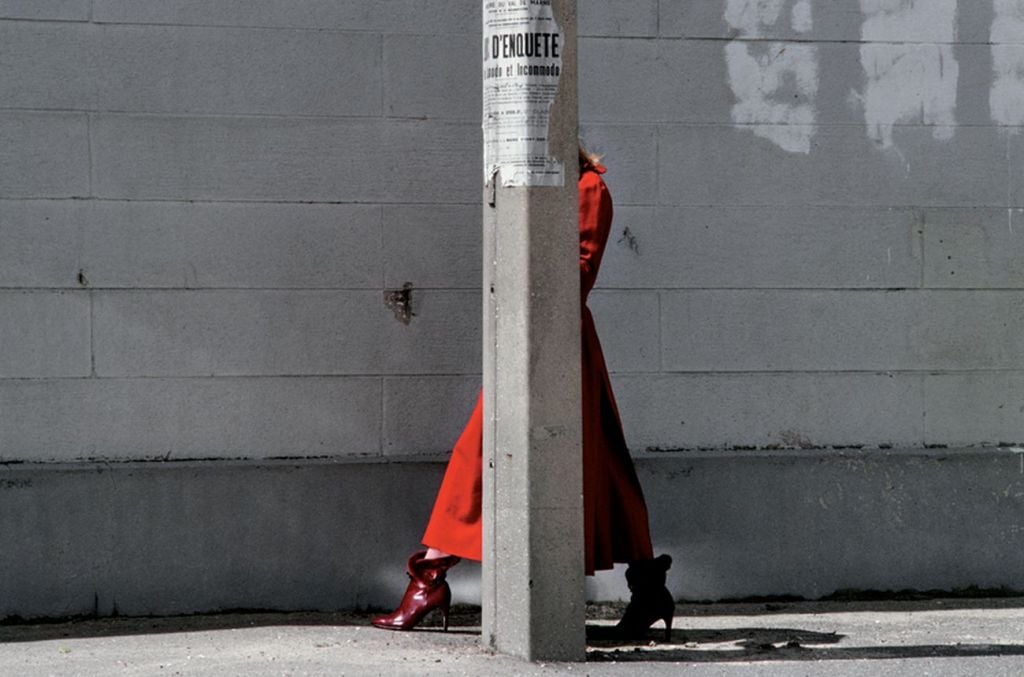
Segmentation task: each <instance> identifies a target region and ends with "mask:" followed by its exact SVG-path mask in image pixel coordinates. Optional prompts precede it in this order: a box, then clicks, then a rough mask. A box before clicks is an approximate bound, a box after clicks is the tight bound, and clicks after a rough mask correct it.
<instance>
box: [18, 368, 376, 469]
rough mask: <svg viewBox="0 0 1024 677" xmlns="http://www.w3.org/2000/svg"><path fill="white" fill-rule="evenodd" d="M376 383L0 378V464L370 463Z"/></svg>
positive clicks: (350, 380)
mask: <svg viewBox="0 0 1024 677" xmlns="http://www.w3.org/2000/svg"><path fill="white" fill-rule="evenodd" d="M380 401H381V400H380V379H377V378H353V377H343V378H323V377H311V378H241V379H238V378H216V379H213V378H166V379H165V378H159V379H152V378H145V379H110V378H99V379H96V378H90V379H33V380H0V409H2V411H4V412H5V415H4V421H5V423H4V425H3V426H2V427H0V461H3V460H19V461H32V462H45V463H50V462H66V461H79V460H84V459H105V460H117V461H125V460H154V459H156V460H167V459H172V460H181V459H187V458H191V459H205V458H222V459H223V458H267V457H275V458H277V457H306V458H308V457H315V456H332V457H345V456H372V455H377V454H379V453H380V441H379V438H380V434H379V433H380V417H381V414H380V409H381V407H380Z"/></svg>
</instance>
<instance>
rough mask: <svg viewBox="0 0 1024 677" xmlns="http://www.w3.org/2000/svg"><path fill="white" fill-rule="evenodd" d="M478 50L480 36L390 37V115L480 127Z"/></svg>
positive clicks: (387, 49)
mask: <svg viewBox="0 0 1024 677" xmlns="http://www.w3.org/2000/svg"><path fill="white" fill-rule="evenodd" d="M479 49H480V44H479V36H477V35H470V34H467V35H457V36H452V35H445V34H432V35H393V34H392V35H385V36H384V111H385V114H386V115H389V116H394V117H413V118H418V117H425V118H443V119H449V120H472V121H473V122H477V121H479V120H480V106H481V93H480V87H479V85H478V84H477V83H478V82H479V80H480V59H479ZM424 64H432V65H431V66H429V67H424ZM439 64H444V66H443V67H439V66H438V65H439ZM470 85H471V86H470Z"/></svg>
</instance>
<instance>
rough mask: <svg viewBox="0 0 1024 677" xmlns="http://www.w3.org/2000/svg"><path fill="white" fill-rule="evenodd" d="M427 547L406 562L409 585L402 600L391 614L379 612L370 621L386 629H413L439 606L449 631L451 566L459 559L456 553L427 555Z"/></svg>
mask: <svg viewBox="0 0 1024 677" xmlns="http://www.w3.org/2000/svg"><path fill="white" fill-rule="evenodd" d="M426 554H427V552H426V550H421V551H420V552H417V553H413V555H412V557H410V558H409V562H408V564H407V565H406V572H407V573H408V574H409V587H407V588H406V589H405V595H403V596H402V602H401V604H399V605H398V608H397V609H395V610H394V611H393V612H391V613H390V614H387V615H385V616H378V617H376V618H374V619H373V620H371V621H370V622H371V623H372V624H373V625H374V626H375V627H378V628H382V629H384V630H412V629H413V628H415V627H416V626H417V625H418V624H419V622H420V621H422V620H423V619H424V618H425V617H426V616H427V614H429V613H430V612H431V611H433V610H435V609H438V610H439V611H440V612H441V618H442V622H443V626H444V630H445V632H447V631H448V614H449V612H450V610H451V605H452V591H451V588H449V587H448V582H447V581H446V580H445V578H446V577H447V573H448V569H450V568H452V567H453V566H455V565H456V564H458V563H459V561H460V559H459V558H458V557H455V556H454V555H452V556H449V557H441V558H438V559H424V558H423V556H424V555H426Z"/></svg>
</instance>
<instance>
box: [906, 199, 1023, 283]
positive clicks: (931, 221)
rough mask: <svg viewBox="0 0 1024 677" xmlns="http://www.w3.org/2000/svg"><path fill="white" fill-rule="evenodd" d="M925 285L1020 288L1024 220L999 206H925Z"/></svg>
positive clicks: (1012, 211) (923, 221)
mask: <svg viewBox="0 0 1024 677" xmlns="http://www.w3.org/2000/svg"><path fill="white" fill-rule="evenodd" d="M921 222H922V228H923V230H924V260H925V261H926V262H927V267H926V268H925V277H924V280H925V285H926V286H928V287H950V288H960V289H963V288H978V289H984V288H987V287H996V288H1016V289H1019V288H1022V287H1024V270H1022V269H1021V267H1020V265H1019V263H1020V251H1021V245H1022V243H1024V219H1022V218H1021V213H1020V211H1019V210H1010V209H1003V208H964V209H956V208H949V209H925V210H922V211H921Z"/></svg>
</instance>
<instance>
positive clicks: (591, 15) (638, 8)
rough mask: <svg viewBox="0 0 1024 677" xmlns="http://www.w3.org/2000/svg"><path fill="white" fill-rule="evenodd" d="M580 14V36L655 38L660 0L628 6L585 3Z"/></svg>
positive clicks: (644, 0)
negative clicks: (658, 0)
mask: <svg viewBox="0 0 1024 677" xmlns="http://www.w3.org/2000/svg"><path fill="white" fill-rule="evenodd" d="M577 12H578V14H579V26H578V28H577V30H578V31H579V34H580V35H593V36H598V37H607V36H612V35H615V36H620V35H621V36H630V37H654V36H656V35H657V34H658V2H657V0H633V2H629V3H620V2H606V1H605V0H582V1H581V2H579V4H578V5H577Z"/></svg>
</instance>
